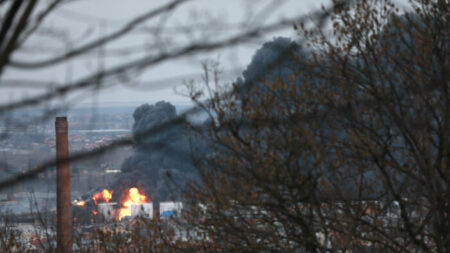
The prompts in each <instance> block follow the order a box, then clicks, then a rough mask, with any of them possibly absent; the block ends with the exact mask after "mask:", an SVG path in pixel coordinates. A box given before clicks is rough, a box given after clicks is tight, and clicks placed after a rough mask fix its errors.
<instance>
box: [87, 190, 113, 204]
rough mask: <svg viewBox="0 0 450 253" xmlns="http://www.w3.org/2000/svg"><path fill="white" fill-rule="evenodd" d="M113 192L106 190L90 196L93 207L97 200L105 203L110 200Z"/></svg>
mask: <svg viewBox="0 0 450 253" xmlns="http://www.w3.org/2000/svg"><path fill="white" fill-rule="evenodd" d="M112 194H113V191H109V190H107V189H104V190H103V191H101V192H97V193H95V194H94V195H93V196H92V200H93V201H94V203H95V205H97V204H98V200H99V199H103V200H104V201H105V202H106V203H108V202H109V200H110V199H112Z"/></svg>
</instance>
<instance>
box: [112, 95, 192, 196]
mask: <svg viewBox="0 0 450 253" xmlns="http://www.w3.org/2000/svg"><path fill="white" fill-rule="evenodd" d="M133 117H134V125H133V135H134V136H137V134H139V133H142V132H145V131H147V130H148V129H151V128H152V127H154V126H156V125H159V124H161V123H163V122H166V121H170V120H171V119H173V118H174V117H176V109H175V107H174V106H173V105H172V104H170V103H169V102H165V101H160V102H158V103H156V104H154V105H149V104H144V105H141V106H139V107H138V108H136V110H135V111H134V114H133ZM135 142H136V145H135V153H134V154H133V155H132V156H131V157H129V158H127V159H126V160H125V162H124V163H123V165H122V172H124V173H123V175H122V176H121V178H120V179H119V180H118V183H117V184H116V185H117V187H118V188H119V189H118V190H119V191H120V192H121V191H122V189H120V188H128V187H131V186H137V187H140V188H142V189H145V191H146V193H147V194H149V195H150V197H151V198H152V199H154V200H166V199H170V198H176V197H177V195H178V194H179V192H180V191H182V190H183V186H184V184H185V183H186V182H187V181H188V180H190V179H192V178H193V176H194V171H195V169H194V165H193V163H192V159H191V158H192V157H191V146H192V145H195V141H194V140H193V138H192V137H191V135H190V134H189V130H188V129H187V127H186V126H184V125H176V126H171V127H169V128H167V129H165V130H164V131H162V132H160V133H158V134H157V135H151V136H148V137H145V138H140V139H135Z"/></svg>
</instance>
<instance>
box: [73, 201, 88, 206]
mask: <svg viewBox="0 0 450 253" xmlns="http://www.w3.org/2000/svg"><path fill="white" fill-rule="evenodd" d="M75 205H77V206H85V205H86V202H84V201H77V203H75Z"/></svg>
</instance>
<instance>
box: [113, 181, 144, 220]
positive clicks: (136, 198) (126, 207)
mask: <svg viewBox="0 0 450 253" xmlns="http://www.w3.org/2000/svg"><path fill="white" fill-rule="evenodd" d="M146 200H147V196H145V195H144V194H140V193H139V190H138V188H134V187H133V188H131V189H130V190H129V191H128V196H127V197H126V198H125V200H124V201H123V203H122V206H123V207H122V208H121V209H120V210H119V220H121V219H122V218H123V217H125V216H131V205H132V204H142V203H145V202H146Z"/></svg>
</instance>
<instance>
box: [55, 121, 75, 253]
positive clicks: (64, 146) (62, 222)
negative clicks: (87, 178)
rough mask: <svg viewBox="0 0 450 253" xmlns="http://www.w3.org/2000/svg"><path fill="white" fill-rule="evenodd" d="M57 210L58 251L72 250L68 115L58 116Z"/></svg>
mask: <svg viewBox="0 0 450 253" xmlns="http://www.w3.org/2000/svg"><path fill="white" fill-rule="evenodd" d="M55 131H56V161H57V165H56V167H57V169H56V181H57V182H56V212H57V252H58V253H70V252H72V245H73V241H72V204H71V201H70V167H69V141H68V123H67V118H66V117H56V120H55Z"/></svg>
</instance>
